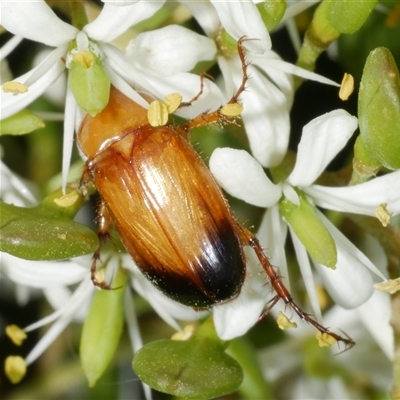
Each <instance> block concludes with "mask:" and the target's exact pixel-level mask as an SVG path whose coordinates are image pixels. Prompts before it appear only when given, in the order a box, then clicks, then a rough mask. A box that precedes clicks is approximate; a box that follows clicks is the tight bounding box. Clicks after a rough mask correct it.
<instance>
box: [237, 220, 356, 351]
mask: <svg viewBox="0 0 400 400" xmlns="http://www.w3.org/2000/svg"><path fill="white" fill-rule="evenodd" d="M237 226H238V229H239V230H240V231H241V232H242V234H243V238H244V239H245V241H246V242H245V244H247V245H249V246H250V247H251V248H252V249H253V250H254V252H255V253H256V255H257V258H258V260H259V261H260V263H261V266H262V267H263V269H264V271H265V273H266V274H267V275H268V278H269V281H270V283H271V286H272V288H273V289H274V290H275V293H276V296H275V297H274V298H273V299H272V300H271V301H270V302H269V306H268V308H267V309H266V310H265V311H264V312H263V313H262V314H261V316H260V317H259V320H262V319H263V318H265V317H266V316H267V315H268V313H269V312H270V310H271V309H272V308H273V307H274V306H275V304H276V303H277V302H278V301H279V300H280V299H282V300H283V302H284V303H285V304H286V305H287V306H288V307H290V308H291V309H292V310H293V311H294V312H295V313H296V314H297V315H298V316H299V317H300V318H301V319H302V320H303V321H306V322H308V323H309V324H311V325H313V326H314V327H315V328H316V329H317V330H318V331H319V332H321V334H325V335H328V336H331V337H333V338H334V339H335V340H336V341H337V342H338V343H340V342H341V343H344V345H345V349H344V350H343V351H346V350H348V349H350V348H352V347H353V346H354V345H355V342H354V341H353V340H352V339H351V338H350V336H348V335H347V334H345V333H344V332H343V336H340V335H338V334H337V333H335V332H332V331H331V330H329V329H328V328H326V327H324V326H323V325H321V324H320V323H318V322H317V321H315V320H314V319H313V318H312V317H311V316H310V314H307V313H306V312H304V311H303V310H302V309H301V308H300V307H299V306H298V305H297V304H296V303H295V302H294V300H293V297H292V296H291V294H290V293H289V291H288V290H287V288H286V286H285V285H284V284H283V282H282V279H281V278H280V276H279V275H278V273H277V272H276V271H275V268H274V267H273V266H272V264H271V263H270V261H269V259H268V257H267V256H266V255H265V254H264V251H263V249H262V247H261V245H260V242H259V240H258V239H257V238H256V236H254V235H253V234H252V233H251V232H250V231H249V230H247V229H246V228H244V227H242V226H241V225H239V224H238V225H237ZM343 351H342V352H343ZM342 352H341V353H342ZM339 354H340V353H339Z"/></svg>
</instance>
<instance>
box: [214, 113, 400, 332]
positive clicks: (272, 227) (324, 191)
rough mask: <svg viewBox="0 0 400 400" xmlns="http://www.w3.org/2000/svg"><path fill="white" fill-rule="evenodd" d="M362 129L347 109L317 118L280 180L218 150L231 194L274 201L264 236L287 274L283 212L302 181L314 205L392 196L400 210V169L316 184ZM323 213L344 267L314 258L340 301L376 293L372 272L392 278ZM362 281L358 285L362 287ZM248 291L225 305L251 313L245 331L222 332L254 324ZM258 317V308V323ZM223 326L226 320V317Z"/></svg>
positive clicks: (352, 207) (308, 278) (363, 208)
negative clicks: (341, 183)
mask: <svg viewBox="0 0 400 400" xmlns="http://www.w3.org/2000/svg"><path fill="white" fill-rule="evenodd" d="M356 128H357V119H356V118H355V117H352V116H350V115H349V114H348V113H347V112H345V111H343V110H335V111H332V112H330V113H327V114H324V115H322V116H321V117H318V118H316V119H314V120H313V121H311V122H310V123H309V124H308V125H306V126H305V127H304V129H303V135H302V138H301V141H300V144H299V147H298V154H297V159H296V164H295V167H294V169H293V171H292V172H291V173H290V175H289V176H288V177H287V178H286V179H285V180H284V181H282V182H280V183H277V184H274V183H272V182H271V181H270V179H269V178H268V177H267V175H265V173H264V171H263V169H262V167H261V166H260V165H259V164H258V163H257V161H256V160H255V159H254V158H252V157H251V156H250V155H249V154H248V153H247V152H245V151H242V150H233V149H228V148H222V149H216V150H215V151H214V153H213V154H212V156H211V159H210V169H211V171H212V173H213V175H214V176H215V178H216V179H217V181H218V182H219V184H220V185H221V186H222V187H223V188H224V189H225V190H226V191H227V192H228V193H230V194H232V195H233V196H235V197H238V198H240V199H242V200H244V201H246V202H248V203H250V204H253V205H256V206H259V207H268V210H267V212H266V214H265V216H264V218H263V221H262V224H261V227H260V230H259V232H258V237H259V239H260V242H261V244H262V245H263V247H264V248H265V249H267V251H268V252H269V253H270V254H269V255H270V258H271V260H272V262H273V264H274V265H277V266H278V267H279V268H280V275H281V276H282V277H283V280H284V281H285V278H287V268H286V258H285V252H284V243H285V240H286V234H287V229H288V225H287V224H286V223H285V221H283V219H282V217H281V215H280V208H279V201H280V200H281V199H282V198H286V199H289V200H290V201H291V202H292V203H294V204H299V195H298V193H297V192H296V191H295V190H294V189H295V188H296V189H297V190H300V191H301V192H303V193H305V194H306V195H307V196H308V198H309V200H310V201H311V202H313V203H314V204H316V205H319V206H321V207H324V208H328V209H334V210H338V211H342V212H352V213H359V214H365V215H374V212H375V209H376V207H377V206H378V205H380V204H383V203H386V204H387V210H388V211H389V212H392V213H393V214H394V215H397V214H399V213H400V187H399V182H400V171H397V172H393V173H390V174H387V175H384V176H381V177H378V178H375V179H373V180H371V181H369V182H366V183H363V184H360V185H356V186H351V187H340V188H339V187H323V186H319V185H315V184H313V182H314V181H315V180H316V179H317V178H318V176H319V175H320V174H321V173H322V172H323V171H324V169H325V167H326V166H327V165H328V164H329V162H330V161H331V160H332V159H333V158H334V157H335V156H336V154H337V153H338V152H339V151H340V150H341V149H342V148H343V147H344V145H345V144H346V142H347V141H348V139H349V138H350V137H351V136H352V134H353V132H354V131H355V129H356ZM318 216H319V218H320V219H321V220H322V222H323V224H325V226H326V228H327V229H328V230H329V232H330V234H331V235H332V237H333V239H334V241H335V244H336V248H337V263H336V269H329V268H327V267H325V266H322V265H320V264H318V263H316V262H314V265H315V268H316V269H317V271H318V273H319V276H320V279H321V280H322V281H323V283H324V284H325V287H326V288H327V290H328V292H329V293H330V295H331V296H332V298H333V299H334V301H335V302H336V303H337V304H339V305H341V306H342V307H344V308H356V307H358V306H360V305H361V304H363V303H364V302H365V301H366V300H367V299H368V298H369V297H370V296H371V294H372V292H373V280H372V277H371V274H370V271H372V272H374V273H375V274H376V275H378V276H379V277H381V278H382V279H385V277H384V276H383V275H382V273H381V272H380V271H379V270H378V269H377V268H376V267H375V265H374V264H373V263H372V262H371V261H370V260H369V259H368V258H367V257H366V256H365V255H364V254H363V253H362V252H361V251H360V250H358V249H357V248H356V247H355V246H354V245H353V244H352V243H351V242H350V241H349V240H348V239H346V238H345V237H344V235H343V234H342V233H341V232H340V231H339V230H338V229H337V228H336V227H335V226H334V225H333V224H332V223H331V222H329V220H328V219H327V218H326V217H325V216H324V215H323V214H322V213H321V212H318ZM289 229H290V234H291V237H292V241H293V244H294V246H295V250H296V254H297V257H298V261H299V265H300V269H301V272H302V274H303V278H304V282H305V286H306V289H307V292H308V294H309V296H310V300H311V305H312V308H313V312H314V315H315V316H316V318H317V320H321V313H320V309H319V305H318V301H317V296H316V292H315V285H314V279H313V275H312V272H311V265H310V259H309V257H308V255H307V250H306V249H305V247H304V246H303V245H302V243H301V242H300V240H299V239H298V237H297V236H296V234H295V233H294V231H293V229H292V228H291V227H290V225H289ZM304 229H307V227H304ZM369 270H370V271H369ZM255 278H258V277H255ZM286 284H287V282H286ZM355 287H356V288H357V290H354V288H355ZM256 291H257V289H255V290H253V293H254V292H256ZM247 292H248V291H243V292H242V294H241V296H239V298H238V299H236V300H235V301H236V304H237V307H235V309H233V306H232V305H231V306H230V308H229V311H225V310H224V307H220V310H219V312H220V313H225V312H226V313H227V312H230V313H236V316H235V317H234V318H233V317H231V319H233V320H236V321H237V320H239V321H242V320H248V325H246V326H244V323H243V324H241V327H240V328H241V329H240V331H236V330H235V328H234V327H232V326H227V325H225V327H224V334H223V336H222V337H223V338H225V339H227V338H231V337H234V336H237V335H239V334H242V333H244V332H245V331H246V330H247V329H248V328H249V327H250V326H251V325H252V323H251V318H250V317H249V313H248V312H247V310H246V307H247V304H248V301H252V300H246V298H247V297H248V294H247ZM253 296H254V294H253ZM258 296H259V299H260V304H261V302H262V299H263V298H264V299H265V291H264V292H262V291H260V292H258ZM261 309H262V308H261ZM261 309H260V311H261ZM220 318H223V316H220ZM256 320H257V313H256V312H255V313H254V314H253V323H255V322H256ZM232 324H233V323H232ZM236 324H237V322H236ZM216 325H217V326H218V322H216Z"/></svg>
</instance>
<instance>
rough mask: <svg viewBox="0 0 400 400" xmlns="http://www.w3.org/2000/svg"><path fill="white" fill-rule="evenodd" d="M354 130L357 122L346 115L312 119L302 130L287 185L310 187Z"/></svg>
mask: <svg viewBox="0 0 400 400" xmlns="http://www.w3.org/2000/svg"><path fill="white" fill-rule="evenodd" d="M356 129H357V118H356V117H353V116H351V115H350V114H349V113H348V112H347V111H344V110H334V111H331V112H329V113H326V114H324V115H321V116H320V117H318V118H315V119H313V120H312V121H311V122H309V123H308V124H307V125H306V126H305V127H304V128H303V134H302V136H301V140H300V144H299V147H298V152H297V160H296V165H295V167H294V169H293V171H292V173H291V174H290V175H289V177H288V179H287V182H288V183H290V184H291V185H292V186H300V187H304V186H308V185H311V184H312V183H313V182H314V181H315V180H316V179H317V178H318V176H319V175H320V174H321V173H322V171H323V170H324V169H325V167H326V166H327V165H328V164H329V163H330V162H331V161H332V159H333V158H334V157H335V156H336V155H337V154H338V152H339V151H340V150H342V149H343V147H344V146H345V145H346V143H347V141H348V140H349V139H350V137H351V136H352V135H353V133H354V131H355V130H356Z"/></svg>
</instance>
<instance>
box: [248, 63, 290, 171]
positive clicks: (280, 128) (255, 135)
mask: <svg viewBox="0 0 400 400" xmlns="http://www.w3.org/2000/svg"><path fill="white" fill-rule="evenodd" d="M250 70H252V68H251V69H250ZM251 78H252V79H251V81H250V84H249V88H248V90H247V91H246V92H245V93H243V95H242V101H243V104H244V109H243V112H242V114H241V116H242V119H243V124H244V126H245V128H246V133H247V137H248V138H249V143H250V148H251V152H252V154H253V156H254V157H255V158H256V159H257V160H258V161H259V162H260V164H262V165H263V166H265V167H273V166H276V165H278V164H279V163H280V162H281V161H282V159H283V157H284V156H285V154H286V151H287V148H288V143H289V131H290V120H289V112H288V109H289V106H290V104H289V103H288V100H287V98H286V97H285V95H284V94H283V93H282V92H281V91H280V90H279V89H278V88H277V87H276V86H275V85H274V84H273V83H272V82H271V81H269V80H268V79H267V78H266V77H263V76H261V75H256V74H255V73H254V74H252V75H251Z"/></svg>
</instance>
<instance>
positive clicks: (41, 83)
mask: <svg viewBox="0 0 400 400" xmlns="http://www.w3.org/2000/svg"><path fill="white" fill-rule="evenodd" d="M65 51H66V46H65V47H64V46H61V47H58V48H57V49H55V50H53V51H52V52H51V53H50V54H49V56H48V57H46V58H45V60H43V61H42V62H41V63H40V64H39V65H38V66H37V67H35V68H33V69H32V70H30V71H29V72H28V73H26V74H24V75H22V76H20V77H18V78H15V79H14V81H16V82H20V83H26V82H29V81H32V79H33V76H34V75H35V76H36V74H37V73H38V71H40V77H37V78H38V79H37V80H35V81H34V82H33V83H32V84H30V85H29V89H28V91H27V92H26V93H21V94H18V95H14V94H12V93H4V92H3V91H1V119H4V118H7V117H9V116H11V115H13V114H15V113H17V112H18V111H21V110H22V109H24V108H25V107H26V106H28V105H29V104H30V103H32V101H33V100H35V99H37V98H38V97H39V96H40V95H41V94H42V93H43V92H45V91H46V89H47V88H48V87H49V86H50V85H51V84H52V83H53V82H54V81H55V80H56V79H57V78H58V77H59V76H60V75H61V74H62V72H63V71H64V69H65V63H64V62H63V61H62V60H61V57H62V56H63V55H64V54H65ZM43 66H47V67H48V68H47V70H45V71H44V70H43Z"/></svg>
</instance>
